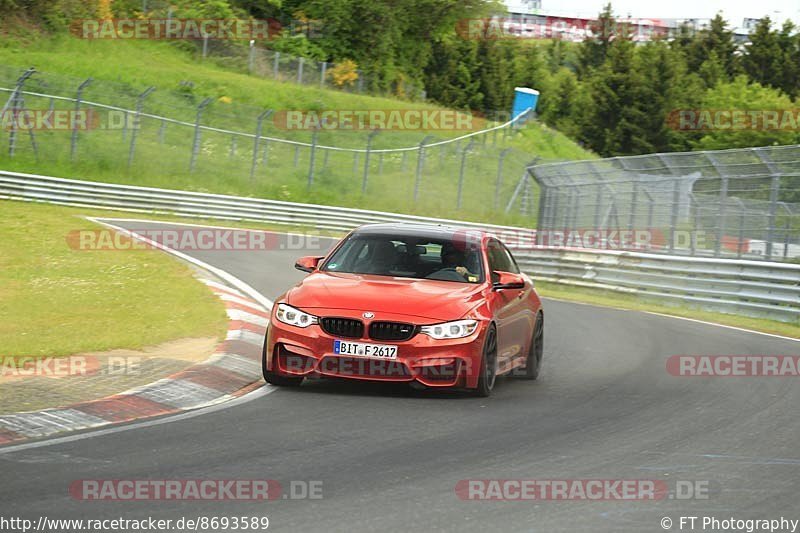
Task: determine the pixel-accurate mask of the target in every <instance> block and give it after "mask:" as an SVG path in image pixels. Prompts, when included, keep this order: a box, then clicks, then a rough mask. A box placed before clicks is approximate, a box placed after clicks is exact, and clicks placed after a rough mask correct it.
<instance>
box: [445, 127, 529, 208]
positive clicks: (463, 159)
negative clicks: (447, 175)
mask: <svg viewBox="0 0 800 533" xmlns="http://www.w3.org/2000/svg"><path fill="white" fill-rule="evenodd" d="M473 146H475V137H472V138H471V139H470V141H469V144H468V145H467V146H466V147H465V148H464V149H463V150H462V151H461V168H460V169H459V171H458V197H457V199H456V210H457V211H458V210H460V209H461V201H462V196H463V192H464V174H465V171H466V167H467V155H469V153H470V152H471V151H472V147H473ZM525 175H526V176H527V173H526V174H525Z"/></svg>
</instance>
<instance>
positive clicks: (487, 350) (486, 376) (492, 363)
mask: <svg viewBox="0 0 800 533" xmlns="http://www.w3.org/2000/svg"><path fill="white" fill-rule="evenodd" d="M480 371H481V373H480V376H479V377H478V388H477V389H475V395H476V396H479V397H481V398H487V397H489V396H491V394H492V389H494V384H495V382H496V381H497V330H496V329H495V327H494V325H491V326H489V331H488V332H487V333H486V342H485V344H484V346H483V357H482V358H481V369H480Z"/></svg>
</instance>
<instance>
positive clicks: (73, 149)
mask: <svg viewBox="0 0 800 533" xmlns="http://www.w3.org/2000/svg"><path fill="white" fill-rule="evenodd" d="M93 81H94V79H92V78H87V79H86V80H85V81H84V82H83V83H81V84H80V85H79V86H78V92H77V94H76V95H75V116H74V117H72V138H71V139H70V152H69V155H70V159H71V160H73V161H75V156H76V155H77V153H78V113H80V111H81V100H82V99H83V91H84V90H85V89H86V87H88V86H89V84H91V83H92V82H93Z"/></svg>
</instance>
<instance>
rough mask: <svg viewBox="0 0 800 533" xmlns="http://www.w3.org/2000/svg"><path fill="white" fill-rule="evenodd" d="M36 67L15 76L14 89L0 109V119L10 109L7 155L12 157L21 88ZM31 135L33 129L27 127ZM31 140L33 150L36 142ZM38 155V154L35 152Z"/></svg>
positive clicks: (15, 139)
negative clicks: (0, 109)
mask: <svg viewBox="0 0 800 533" xmlns="http://www.w3.org/2000/svg"><path fill="white" fill-rule="evenodd" d="M35 72H36V69H34V68H29V69H28V70H26V71H25V72H24V73H23V74H22V76H20V77H19V78H17V83H16V86H15V87H14V91H13V92H12V93H11V96H10V97H9V99H8V101H7V102H6V105H4V106H3V109H2V111H0V119H4V118H5V116H6V113H7V112H8V110H9V108H10V109H11V130H10V131H9V132H8V156H9V157H14V152H15V151H16V148H17V131H18V130H19V113H20V111H22V108H23V104H22V88H23V87H24V86H25V82H26V81H28V79H29V78H30V77H31V76H33V75H34V73H35ZM28 131H30V132H31V135H33V130H32V129H30V128H29V130H28ZM31 140H32V142H33V144H34V150H36V142H35V141H34V140H33V137H31ZM37 157H38V154H37Z"/></svg>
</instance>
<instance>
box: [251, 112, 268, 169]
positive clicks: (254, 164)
mask: <svg viewBox="0 0 800 533" xmlns="http://www.w3.org/2000/svg"><path fill="white" fill-rule="evenodd" d="M270 115H272V109H267V110H266V111H262V112H261V114H260V115H258V119H256V120H257V122H256V137H255V139H253V160H252V162H251V163H250V181H251V182H253V180H255V177H256V168H258V147H259V144H260V143H261V134H262V133H263V131H264V120H266V119H267V118H269V116H270Z"/></svg>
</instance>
